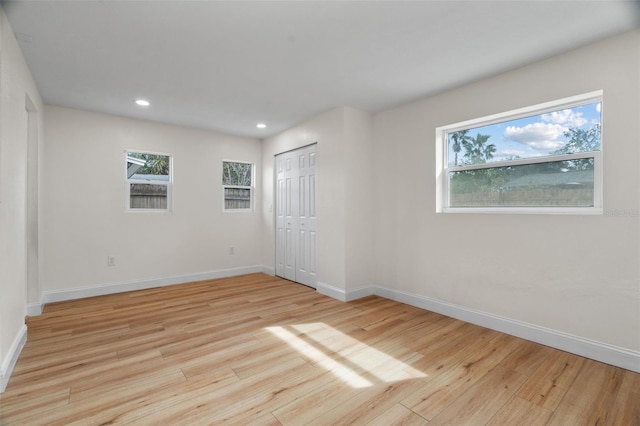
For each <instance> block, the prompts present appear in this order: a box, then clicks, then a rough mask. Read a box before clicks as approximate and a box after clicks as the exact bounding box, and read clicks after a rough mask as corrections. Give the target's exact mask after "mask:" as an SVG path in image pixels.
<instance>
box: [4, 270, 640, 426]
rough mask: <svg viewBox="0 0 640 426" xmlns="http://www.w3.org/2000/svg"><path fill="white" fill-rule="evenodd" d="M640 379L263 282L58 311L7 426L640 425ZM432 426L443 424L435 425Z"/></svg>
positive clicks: (8, 411) (46, 319)
mask: <svg viewBox="0 0 640 426" xmlns="http://www.w3.org/2000/svg"><path fill="white" fill-rule="evenodd" d="M639 389H640V374H637V373H634V372H631V371H626V370H622V369H620V368H615V367H612V366H609V365H605V364H602V363H598V362H595V361H591V360H587V359H585V358H582V357H578V356H575V355H571V354H567V353H565V352H562V351H557V350H554V349H551V348H548V347H544V346H542V345H538V344H535V343H532V342H527V341H524V340H521V339H518V338H515V337H512V336H508V335H505V334H502V333H499V332H497V331H493V330H488V329H485V328H482V327H478V326H476V325H472V324H468V323H464V322H461V321H458V320H455V319H452V318H448V317H445V316H442V315H439V314H436V313H433V312H428V311H424V310H421V309H418V308H415V307H412V306H408V305H404V304H402V303H397V302H394V301H391V300H387V299H383V298H381V297H377V296H370V297H366V298H363V299H360V300H356V301H353V302H348V303H342V302H339V301H337V300H334V299H331V298H328V297H326V296H323V295H320V294H318V293H316V292H315V291H314V290H312V289H310V288H308V287H305V286H301V285H297V284H294V283H291V282H289V281H286V280H282V279H280V278H276V277H273V276H268V275H265V274H248V275H244V276H240V277H231V278H223V279H218V280H206V281H199V282H194V283H190V284H182V285H172V286H166V287H160V288H154V289H147V290H139V291H134V292H129V293H120V294H112V295H106V296H100V297H91V298H86V299H79V300H73V301H68V302H58V303H53V304H48V305H47V306H45V308H44V310H43V314H42V315H40V316H37V317H32V318H29V320H28V340H27V343H26V344H25V346H24V349H23V350H22V353H21V355H20V358H19V359H18V361H17V364H16V366H15V368H14V371H13V375H12V377H11V380H10V381H9V384H8V387H7V390H6V392H5V393H3V394H1V395H0V424H2V425H3V426H5V425H29V426H31V425H47V426H51V425H54V426H55V425H65V426H66V425H82V426H90V425H101V424H118V425H127V424H128V425H140V424H143V425H144V424H171V425H199V424H203V425H210V424H218V423H222V422H224V423H229V424H240V425H269V426H273V425H303V424H310V425H320V426H321V425H337V424H340V425H341V424H354V425H363V424H370V425H385V426H386V425H401V424H402V425H424V424H456V425H466V424H491V425H511V424H514V425H516V424H527V425H538V424H539V425H547V424H549V425H551V424H555V425H568V424H571V425H573V424H581V425H582V424H598V425H600V424H608V425H625V426H626V425H640V390H639ZM428 421H430V423H428Z"/></svg>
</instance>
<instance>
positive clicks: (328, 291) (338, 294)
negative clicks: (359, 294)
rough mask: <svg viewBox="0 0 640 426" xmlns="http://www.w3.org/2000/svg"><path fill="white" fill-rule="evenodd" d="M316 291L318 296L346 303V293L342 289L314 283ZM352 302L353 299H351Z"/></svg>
mask: <svg viewBox="0 0 640 426" xmlns="http://www.w3.org/2000/svg"><path fill="white" fill-rule="evenodd" d="M316 291H317V292H318V293H320V294H324V295H325V296H329V297H332V298H334V299H337V300H339V301H341V302H347V301H348V300H347V293H346V292H345V290H344V289H342V288H339V287H334V286H332V285H329V284H327V283H323V282H320V281H318V282H316ZM351 300H354V299H351Z"/></svg>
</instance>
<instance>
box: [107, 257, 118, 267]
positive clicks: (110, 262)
mask: <svg viewBox="0 0 640 426" xmlns="http://www.w3.org/2000/svg"><path fill="white" fill-rule="evenodd" d="M107 266H116V258H115V256H107Z"/></svg>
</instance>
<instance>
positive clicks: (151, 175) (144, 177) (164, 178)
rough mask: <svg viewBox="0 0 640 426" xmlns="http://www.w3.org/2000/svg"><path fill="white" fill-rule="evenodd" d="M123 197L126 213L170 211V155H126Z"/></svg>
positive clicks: (128, 152) (131, 152) (132, 153)
mask: <svg viewBox="0 0 640 426" xmlns="http://www.w3.org/2000/svg"><path fill="white" fill-rule="evenodd" d="M126 173H127V185H126V197H127V208H128V209H130V210H136V211H144V210H154V211H158V210H160V211H168V210H170V209H171V156H170V155H167V154H158V153H150V152H137V151H127V152H126Z"/></svg>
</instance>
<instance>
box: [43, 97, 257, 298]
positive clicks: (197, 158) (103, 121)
mask: <svg viewBox="0 0 640 426" xmlns="http://www.w3.org/2000/svg"><path fill="white" fill-rule="evenodd" d="M44 118H45V137H46V147H45V151H44V157H45V158H44V161H45V173H46V176H47V179H46V183H45V187H44V192H45V205H46V207H45V211H44V216H45V233H44V239H43V241H44V258H45V262H44V293H45V301H50V300H60V299H65V298H70V297H77V296H78V295H87V294H97V292H100V291H103V290H104V289H109V290H108V291H106V290H104V291H103V292H110V291H116V290H122V289H129V288H132V285H130V284H134V283H142V286H149V285H154V284H166V283H169V282H184V281H189V280H190V279H201V278H207V277H215V276H217V275H220V274H233V273H242V272H246V271H248V270H249V269H247V268H257V269H256V270H261V268H260V254H261V251H260V248H261V219H260V214H259V209H260V206H261V205H262V200H261V197H260V191H256V196H257V198H256V199H255V205H256V206H258V207H257V208H258V210H257V211H254V212H249V213H224V212H223V211H222V186H221V176H222V161H223V160H238V161H249V162H254V163H255V164H256V167H257V169H256V172H257V173H256V176H257V180H256V185H257V188H260V187H261V176H262V172H261V146H260V142H259V141H258V140H256V139H249V138H241V137H236V136H229V135H224V134H220V133H216V132H211V131H205V130H198V129H191V128H184V127H178V126H171V125H165V124H160V123H155V122H150V121H141V120H134V119H127V118H122V117H117V116H112V115H107V114H99V113H93V112H86V111H78V110H73V109H68V108H62V107H56V106H47V107H46V108H45V114H44ZM127 149H132V150H140V151H151V152H162V153H168V154H171V155H173V168H174V169H173V176H174V186H173V211H172V212H168V213H167V212H150V213H143V212H126V211H125V204H126V201H125V192H124V191H125V176H124V161H125V160H124V158H125V157H124V155H125V154H124V152H125V150H127ZM232 246H233V247H235V255H229V254H228V247H232ZM107 256H114V257H115V260H116V265H115V266H107ZM81 288H91V289H93V290H92V291H91V292H88V293H87V292H84V293H83V292H78V291H74V289H81Z"/></svg>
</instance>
